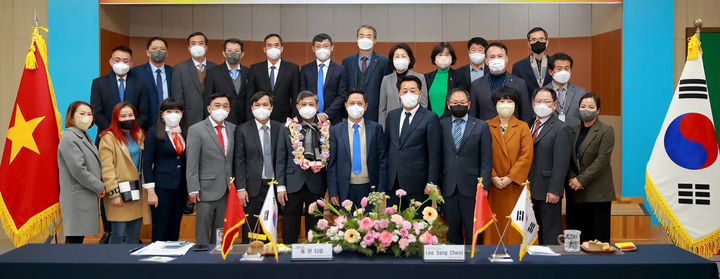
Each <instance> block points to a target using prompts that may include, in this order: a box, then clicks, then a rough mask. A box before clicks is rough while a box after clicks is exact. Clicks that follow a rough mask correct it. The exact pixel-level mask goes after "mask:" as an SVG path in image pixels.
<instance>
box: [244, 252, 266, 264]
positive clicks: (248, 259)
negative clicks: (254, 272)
mask: <svg viewBox="0 0 720 279" xmlns="http://www.w3.org/2000/svg"><path fill="white" fill-rule="evenodd" d="M264 259H265V257H264V256H262V255H260V254H255V255H251V254H248V253H245V254H244V255H243V257H242V258H240V261H241V262H261V261H262V260H264Z"/></svg>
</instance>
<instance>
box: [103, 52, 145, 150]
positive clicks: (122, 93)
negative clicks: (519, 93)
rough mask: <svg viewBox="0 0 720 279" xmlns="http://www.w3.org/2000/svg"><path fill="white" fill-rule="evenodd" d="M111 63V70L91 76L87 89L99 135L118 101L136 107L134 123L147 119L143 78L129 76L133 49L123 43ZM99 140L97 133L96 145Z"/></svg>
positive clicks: (113, 53) (106, 126)
mask: <svg viewBox="0 0 720 279" xmlns="http://www.w3.org/2000/svg"><path fill="white" fill-rule="evenodd" d="M110 66H112V70H110V72H109V73H108V74H107V75H105V76H101V77H99V78H96V79H94V80H93V82H92V89H91V90H90V105H91V106H92V109H93V113H95V125H97V128H98V130H97V132H98V135H100V133H101V132H102V131H104V130H105V129H107V128H108V127H110V122H111V121H112V119H111V117H112V112H113V109H114V108H115V105H117V104H118V103H120V102H123V101H126V102H129V103H130V104H132V105H133V106H134V107H135V108H136V109H137V110H138V116H137V123H143V124H144V123H147V118H148V97H147V90H146V89H145V84H144V83H143V82H142V80H140V79H138V78H135V77H134V76H132V75H128V72H129V71H130V67H132V50H131V49H130V48H128V47H126V46H119V47H116V48H115V49H113V51H112V57H111V58H110ZM143 128H147V127H143ZM99 139H100V137H99V136H98V137H95V144H98V143H99Z"/></svg>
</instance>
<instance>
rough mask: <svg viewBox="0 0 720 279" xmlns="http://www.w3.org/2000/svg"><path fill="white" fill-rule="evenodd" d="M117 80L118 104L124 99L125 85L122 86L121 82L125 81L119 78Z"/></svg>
mask: <svg viewBox="0 0 720 279" xmlns="http://www.w3.org/2000/svg"><path fill="white" fill-rule="evenodd" d="M118 80H119V81H120V85H118V91H120V102H122V101H123V99H125V84H123V81H125V79H123V78H120V79H118Z"/></svg>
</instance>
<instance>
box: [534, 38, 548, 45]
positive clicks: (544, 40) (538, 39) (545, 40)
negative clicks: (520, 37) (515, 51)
mask: <svg viewBox="0 0 720 279" xmlns="http://www.w3.org/2000/svg"><path fill="white" fill-rule="evenodd" d="M537 42H541V43H544V42H547V39H545V38H537V39H535V38H532V39H530V43H531V44H534V43H537Z"/></svg>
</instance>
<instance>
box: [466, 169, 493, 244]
mask: <svg viewBox="0 0 720 279" xmlns="http://www.w3.org/2000/svg"><path fill="white" fill-rule="evenodd" d="M492 222H493V215H492V211H490V203H488V200H487V196H485V189H484V188H483V186H482V177H481V178H480V179H478V184H477V193H476V194H475V216H474V218H473V240H472V248H471V250H472V252H470V258H474V257H475V244H476V243H477V238H478V235H479V234H480V233H481V232H483V231H484V230H485V229H486V228H487V227H488V226H490V224H492Z"/></svg>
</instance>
